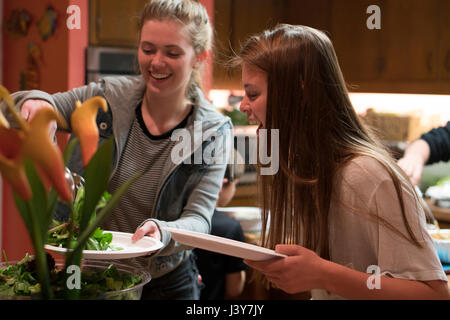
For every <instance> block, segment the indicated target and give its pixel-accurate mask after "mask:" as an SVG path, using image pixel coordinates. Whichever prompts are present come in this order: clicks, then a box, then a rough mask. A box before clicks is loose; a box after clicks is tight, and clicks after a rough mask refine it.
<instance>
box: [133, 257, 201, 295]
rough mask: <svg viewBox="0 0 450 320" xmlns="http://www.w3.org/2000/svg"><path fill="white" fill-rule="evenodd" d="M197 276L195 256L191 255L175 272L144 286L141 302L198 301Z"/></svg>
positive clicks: (199, 287)
mask: <svg viewBox="0 0 450 320" xmlns="http://www.w3.org/2000/svg"><path fill="white" fill-rule="evenodd" d="M198 275H199V273H198V269H197V265H196V263H195V255H194V254H192V253H191V254H190V255H189V257H188V258H186V259H185V260H184V261H183V262H182V263H181V264H180V265H179V266H178V267H177V268H176V269H175V270H173V271H171V272H169V273H168V274H166V275H164V276H162V277H160V278H157V279H152V280H151V281H150V282H149V283H148V284H146V285H145V286H144V288H143V290H142V296H141V300H199V299H200V290H201V284H199V281H198Z"/></svg>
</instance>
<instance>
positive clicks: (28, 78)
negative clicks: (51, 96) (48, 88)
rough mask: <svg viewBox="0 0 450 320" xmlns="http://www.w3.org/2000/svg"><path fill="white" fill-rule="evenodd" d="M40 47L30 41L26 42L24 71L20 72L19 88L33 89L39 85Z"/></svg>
mask: <svg viewBox="0 0 450 320" xmlns="http://www.w3.org/2000/svg"><path fill="white" fill-rule="evenodd" d="M41 56H42V54H41V48H40V47H39V46H38V45H37V44H35V43H33V42H30V43H29V44H28V53H27V62H26V68H25V71H23V72H21V73H20V90H33V89H39V87H40V78H41V76H40V70H39V67H40V65H41Z"/></svg>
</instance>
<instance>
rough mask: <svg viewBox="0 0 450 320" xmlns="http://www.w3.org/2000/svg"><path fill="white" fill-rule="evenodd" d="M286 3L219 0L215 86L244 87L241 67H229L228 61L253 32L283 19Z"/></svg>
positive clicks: (265, 0)
mask: <svg viewBox="0 0 450 320" xmlns="http://www.w3.org/2000/svg"><path fill="white" fill-rule="evenodd" d="M284 7H285V1H280V0H215V2H214V12H215V16H214V24H215V34H216V39H215V49H216V50H215V65H214V87H215V88H222V89H242V87H241V80H240V77H241V75H240V73H239V70H228V68H227V67H225V64H226V61H227V60H228V59H229V58H230V57H232V55H233V51H235V52H236V51H239V48H240V45H241V44H242V43H244V42H245V41H246V39H247V38H248V37H249V36H250V35H252V34H255V33H259V32H261V31H263V30H265V29H268V28H270V27H273V26H275V25H276V24H277V23H279V22H282V20H283V19H282V14H283V12H284Z"/></svg>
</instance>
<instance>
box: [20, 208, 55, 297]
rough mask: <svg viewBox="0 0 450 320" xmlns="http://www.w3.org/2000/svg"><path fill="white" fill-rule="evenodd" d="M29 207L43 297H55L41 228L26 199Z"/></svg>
mask: <svg viewBox="0 0 450 320" xmlns="http://www.w3.org/2000/svg"><path fill="white" fill-rule="evenodd" d="M26 205H27V209H28V211H29V212H30V220H31V226H32V233H31V236H32V238H33V245H34V251H35V258H36V269H37V273H38V277H39V282H40V284H41V294H42V298H43V299H51V298H53V291H52V288H51V285H50V274H49V271H48V267H47V256H46V253H45V250H44V243H43V241H42V236H41V234H40V228H39V225H38V223H37V221H36V217H35V216H34V215H35V213H34V212H33V209H32V207H31V204H30V201H26Z"/></svg>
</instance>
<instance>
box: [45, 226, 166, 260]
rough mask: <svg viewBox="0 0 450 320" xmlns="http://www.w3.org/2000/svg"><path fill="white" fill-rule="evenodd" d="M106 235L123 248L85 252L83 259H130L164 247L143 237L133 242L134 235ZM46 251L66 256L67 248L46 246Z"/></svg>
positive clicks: (114, 244) (153, 240)
mask: <svg viewBox="0 0 450 320" xmlns="http://www.w3.org/2000/svg"><path fill="white" fill-rule="evenodd" d="M104 232H105V233H112V236H113V238H112V241H111V245H113V246H114V247H119V248H122V250H117V251H111V250H107V251H97V250H83V258H85V259H97V260H110V259H129V258H135V257H140V256H145V255H148V254H150V253H151V252H152V251H155V250H158V249H160V248H161V247H162V246H163V243H162V242H161V241H158V240H156V239H153V238H150V237H143V238H142V239H140V240H139V241H137V242H134V243H133V242H132V241H131V237H132V236H133V234H132V233H125V232H116V231H104ZM45 249H47V250H49V251H52V252H54V253H56V254H60V255H65V254H66V252H67V249H66V248H61V247H55V246H52V245H48V244H46V245H45Z"/></svg>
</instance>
